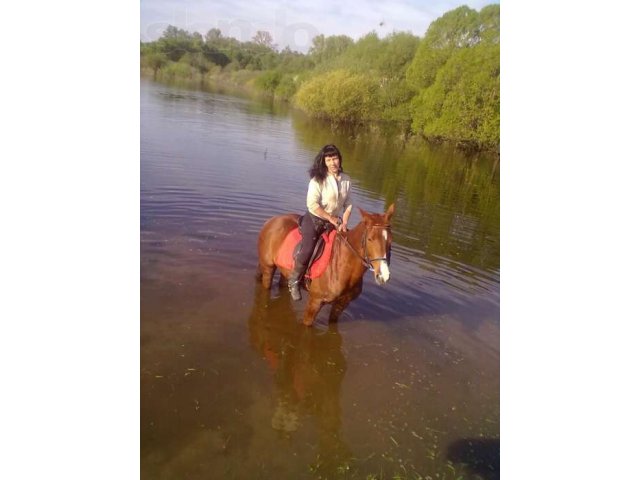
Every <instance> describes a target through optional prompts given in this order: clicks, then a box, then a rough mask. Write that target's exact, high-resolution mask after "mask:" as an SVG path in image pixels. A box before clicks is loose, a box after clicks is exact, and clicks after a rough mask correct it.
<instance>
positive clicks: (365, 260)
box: [338, 225, 389, 272]
mask: <svg viewBox="0 0 640 480" xmlns="http://www.w3.org/2000/svg"><path fill="white" fill-rule="evenodd" d="M369 228H389V227H388V226H386V225H372V226H370V227H367V226H366V225H365V227H364V235H363V236H362V251H363V252H364V257H363V256H362V255H360V254H359V253H358V251H357V250H356V249H355V248H353V245H351V242H349V239H348V238H347V235H346V233H345V235H344V236H342V235H339V234H338V238H340V239H341V240H344V241H345V242H346V243H347V246H348V247H349V249H350V250H351V251H352V252H353V253H354V254H355V255H356V256H357V257H358V258H359V259H360V262H361V263H362V265H363V266H364V267H365V268H366V269H368V270H370V271H372V272H374V271H375V269H374V268H373V264H372V262H379V261H381V260H387V256H386V255H385V256H384V257H378V258H372V259H369V255H368V254H367V229H369Z"/></svg>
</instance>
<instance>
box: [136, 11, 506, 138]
mask: <svg viewBox="0 0 640 480" xmlns="http://www.w3.org/2000/svg"><path fill="white" fill-rule="evenodd" d="M140 54H141V70H142V73H143V74H147V75H153V76H154V78H158V79H164V80H185V79H191V80H198V81H204V82H208V83H212V84H220V85H228V86H236V87H242V88H246V89H250V90H259V91H261V92H264V93H265V94H268V95H272V96H273V97H274V98H278V99H282V100H285V101H289V102H291V103H293V104H294V105H295V106H296V107H298V108H300V109H302V110H304V111H305V112H307V113H308V114H309V115H312V116H314V117H318V118H326V119H330V120H332V121H336V122H375V121H390V122H398V123H402V124H405V125H407V126H409V127H410V129H411V131H412V132H413V133H416V134H419V135H422V136H424V137H426V138H428V139H431V140H451V141H455V142H457V143H462V144H465V145H468V146H476V147H479V148H488V149H497V148H499V144H500V6H499V5H488V6H486V7H485V8H483V9H482V10H480V11H479V12H478V11H475V10H472V9H470V8H469V7H466V6H463V7H459V8H456V9H454V10H451V11H449V12H447V13H445V14H444V15H443V16H442V17H440V18H438V19H437V20H435V21H434V22H433V23H431V25H429V28H428V29H427V32H426V34H425V36H424V37H423V38H422V39H420V38H418V37H416V36H414V35H412V34H410V33H406V32H394V33H392V34H390V35H388V36H386V37H385V38H379V37H378V35H377V34H376V33H375V32H371V33H369V34H367V35H365V36H364V37H362V38H360V39H359V40H357V41H354V40H352V39H351V38H350V37H348V36H346V35H337V36H329V37H325V36H324V35H318V36H316V37H315V38H313V40H312V46H311V48H310V49H309V52H308V53H307V54H302V53H299V52H294V51H292V50H290V49H289V48H288V47H287V48H284V49H282V50H278V47H277V45H275V44H274V43H273V39H272V37H271V35H270V34H269V33H268V32H264V31H259V32H258V33H257V34H256V35H255V37H253V39H252V41H250V42H240V41H238V40H236V39H234V38H230V37H225V36H223V35H222V33H221V31H220V30H219V29H216V28H214V29H211V30H209V32H208V33H207V34H206V36H204V37H203V36H202V35H201V34H200V33H198V32H194V33H189V32H187V31H185V30H181V29H178V28H176V27H173V26H170V27H168V28H167V29H166V31H165V32H164V34H163V36H162V37H161V38H160V39H158V40H157V41H155V42H149V43H141V45H140Z"/></svg>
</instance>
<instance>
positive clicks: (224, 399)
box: [140, 81, 500, 479]
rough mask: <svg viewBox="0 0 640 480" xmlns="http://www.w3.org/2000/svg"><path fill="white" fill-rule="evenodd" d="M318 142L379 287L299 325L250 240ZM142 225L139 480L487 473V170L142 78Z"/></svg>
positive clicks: (283, 204) (420, 147) (494, 449)
mask: <svg viewBox="0 0 640 480" xmlns="http://www.w3.org/2000/svg"><path fill="white" fill-rule="evenodd" d="M325 143H335V144H337V145H338V146H339V147H340V149H341V151H342V153H343V158H344V169H345V171H346V172H347V173H349V174H350V175H351V177H352V179H353V182H354V187H353V196H354V203H355V204H356V205H357V206H359V207H361V208H364V209H365V210H368V211H374V212H382V211H384V209H385V207H386V206H387V205H388V204H389V203H391V202H392V201H395V204H396V214H395V216H394V219H393V232H394V237H393V238H394V244H393V260H392V264H391V281H390V283H389V284H388V285H385V286H384V287H379V286H377V285H376V284H375V282H374V281H373V278H372V277H371V274H370V273H366V274H365V282H364V291H363V293H362V295H361V296H360V297H359V298H358V299H357V300H356V301H354V302H353V303H352V304H351V305H349V307H348V308H347V310H346V311H345V312H344V313H343V315H342V317H341V318H340V320H339V322H338V323H337V324H332V325H328V322H327V318H328V313H329V308H328V307H325V309H323V310H322V311H321V312H320V314H319V316H318V318H317V320H316V324H315V326H314V327H312V328H307V327H304V326H302V325H301V318H302V311H303V309H304V301H305V300H306V293H303V302H297V303H295V304H294V303H293V302H291V301H290V300H289V298H288V294H287V292H286V291H285V290H280V289H278V287H277V285H275V283H274V286H273V287H272V289H271V291H270V292H264V291H262V289H260V288H259V287H257V285H256V282H255V279H254V272H255V266H256V262H257V254H256V238H257V234H258V232H259V230H260V228H261V226H262V224H263V223H264V221H265V220H266V219H268V218H269V217H270V216H272V215H274V214H277V213H285V212H300V213H302V212H303V211H304V201H305V195H306V185H307V182H308V177H307V173H306V170H307V169H308V168H309V166H310V164H311V160H312V158H313V157H314V155H315V154H316V153H317V151H318V150H319V149H320V147H321V146H322V145H324V144H325ZM359 220H360V215H359V213H355V214H354V215H353V216H352V220H351V221H350V226H351V227H353V226H355V225H356V223H357V222H358V221H359ZM140 222H141V476H142V478H144V479H146V478H149V479H151V478H167V479H169V478H247V479H255V478H319V477H323V478H366V477H367V475H372V476H373V475H377V477H378V478H392V477H393V475H400V476H401V478H420V477H419V476H421V477H423V478H428V477H429V476H430V477H432V478H438V479H442V478H458V477H459V476H463V477H464V478H498V476H499V466H498V456H499V453H498V452H499V275H500V265H499V249H500V243H499V241H500V239H499V162H498V161H497V160H495V159H493V158H490V157H483V156H482V155H475V156H464V155H462V154H461V153H459V152H456V151H454V150H452V149H451V148H448V147H446V146H427V145H424V144H419V143H413V142H406V141H405V140H404V138H403V137H401V136H399V135H397V134H394V133H392V132H384V131H377V132H371V131H363V130H358V129H346V130H336V129H332V128H331V127H330V126H328V125H324V124H321V123H318V122H313V121H310V120H308V119H306V118H305V117H302V116H300V115H299V114H296V113H295V112H289V111H286V110H284V109H282V108H277V107H275V106H272V105H269V104H265V103H261V102H257V101H255V100H251V99H245V98H238V97H232V96H225V95H222V94H218V93H208V92H204V91H196V90H186V89H179V88H175V87H171V86H167V85H162V84H157V83H152V82H148V81H143V82H142V83H141V220H140Z"/></svg>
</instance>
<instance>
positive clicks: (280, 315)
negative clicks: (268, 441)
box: [248, 285, 351, 473]
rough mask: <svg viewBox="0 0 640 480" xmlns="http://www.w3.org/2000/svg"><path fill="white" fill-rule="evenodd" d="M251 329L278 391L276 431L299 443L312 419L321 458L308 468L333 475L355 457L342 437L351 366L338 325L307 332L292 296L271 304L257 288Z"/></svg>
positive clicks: (273, 422) (252, 339) (274, 418)
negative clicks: (344, 385)
mask: <svg viewBox="0 0 640 480" xmlns="http://www.w3.org/2000/svg"><path fill="white" fill-rule="evenodd" d="M248 326H249V337H250V343H251V345H252V347H253V348H254V349H255V350H256V352H258V354H259V355H260V356H261V357H262V358H263V359H264V361H265V362H266V364H267V366H268V369H269V372H270V373H271V377H272V379H273V384H274V387H275V389H274V398H273V405H274V408H273V415H272V416H271V426H272V428H273V429H274V430H277V431H278V432H279V434H280V436H281V437H283V438H286V439H290V440H291V441H295V440H296V434H297V432H298V430H300V429H301V428H302V427H303V425H304V423H305V422H306V421H307V420H308V421H309V422H310V423H311V424H312V425H313V426H314V428H315V430H316V434H317V444H316V447H317V457H316V458H315V460H314V462H313V465H311V467H310V468H312V469H313V470H317V472H318V473H319V472H334V473H335V471H336V469H337V468H339V466H340V465H342V464H344V463H345V462H346V461H348V460H349V459H350V458H351V449H350V448H349V446H348V445H347V444H346V443H345V441H344V439H343V435H342V410H341V407H340V392H341V388H342V382H343V379H344V377H345V373H346V370H347V362H346V359H345V356H344V353H343V351H342V336H341V335H340V332H339V331H338V327H337V324H335V323H331V324H329V327H328V329H325V330H320V329H318V328H309V327H305V326H304V325H301V324H300V323H299V322H298V321H297V319H296V313H295V311H294V310H293V308H292V305H291V300H290V299H289V296H288V295H282V296H279V297H276V298H275V299H272V300H271V299H270V298H269V290H265V289H264V288H262V287H261V286H260V285H256V289H255V298H254V305H253V310H252V312H251V315H250V317H249V321H248Z"/></svg>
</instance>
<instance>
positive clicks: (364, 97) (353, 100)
mask: <svg viewBox="0 0 640 480" xmlns="http://www.w3.org/2000/svg"><path fill="white" fill-rule="evenodd" d="M377 88H378V87H377V85H376V83H375V81H373V80H372V79H371V78H369V77H368V76H366V75H361V74H356V73H352V72H349V71H347V70H335V71H332V72H329V73H328V74H327V75H324V76H322V77H314V78H312V79H311V80H309V81H308V82H305V83H304V84H302V86H301V87H300V89H299V90H298V92H297V93H296V95H295V97H294V101H295V103H296V105H297V106H299V107H300V108H302V109H303V110H305V111H306V112H307V113H309V114H310V115H312V116H315V117H319V118H327V119H330V120H332V121H337V122H353V121H359V120H366V119H371V118H375V117H376V115H377V111H376V110H377V103H376V91H377Z"/></svg>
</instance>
